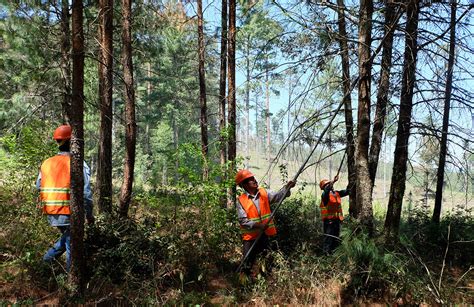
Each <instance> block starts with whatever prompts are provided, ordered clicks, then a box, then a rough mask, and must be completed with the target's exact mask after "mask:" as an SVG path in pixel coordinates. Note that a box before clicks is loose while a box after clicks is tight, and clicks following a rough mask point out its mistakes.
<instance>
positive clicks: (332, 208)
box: [319, 192, 344, 221]
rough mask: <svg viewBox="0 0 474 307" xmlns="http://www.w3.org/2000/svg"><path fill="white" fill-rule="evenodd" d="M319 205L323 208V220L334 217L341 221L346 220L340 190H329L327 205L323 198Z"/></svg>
mask: <svg viewBox="0 0 474 307" xmlns="http://www.w3.org/2000/svg"><path fill="white" fill-rule="evenodd" d="M319 207H320V208H321V218H322V219H323V221H324V220H334V219H339V220H341V221H342V220H344V216H343V214H342V206H341V196H340V195H339V192H329V201H328V203H327V205H324V203H323V200H322V199H321V204H320V205H319Z"/></svg>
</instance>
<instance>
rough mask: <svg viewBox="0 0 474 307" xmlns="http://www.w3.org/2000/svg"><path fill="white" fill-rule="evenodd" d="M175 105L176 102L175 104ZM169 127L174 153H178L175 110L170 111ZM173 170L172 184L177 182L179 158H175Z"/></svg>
mask: <svg viewBox="0 0 474 307" xmlns="http://www.w3.org/2000/svg"><path fill="white" fill-rule="evenodd" d="M175 103H176V102H175ZM171 126H172V127H173V146H174V151H175V152H178V149H179V131H178V125H177V124H176V112H175V110H173V111H172V117H171ZM174 167H175V170H174V182H175V183H176V182H178V179H179V178H178V170H179V158H178V157H176V160H175V164H174Z"/></svg>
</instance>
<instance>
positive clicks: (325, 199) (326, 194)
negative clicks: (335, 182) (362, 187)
mask: <svg viewBox="0 0 474 307" xmlns="http://www.w3.org/2000/svg"><path fill="white" fill-rule="evenodd" d="M331 192H332V193H334V190H333V189H332V187H331V186H330V185H327V186H326V187H325V188H324V190H323V194H322V195H321V200H322V201H323V204H324V205H326V204H327V203H328V201H329V193H331ZM337 192H338V193H339V196H341V197H344V196H347V195H349V192H350V190H349V189H347V188H346V189H345V190H339V191H337Z"/></svg>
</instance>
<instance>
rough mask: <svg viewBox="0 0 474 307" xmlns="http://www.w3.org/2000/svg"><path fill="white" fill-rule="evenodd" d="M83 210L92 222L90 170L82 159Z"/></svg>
mask: <svg viewBox="0 0 474 307" xmlns="http://www.w3.org/2000/svg"><path fill="white" fill-rule="evenodd" d="M84 211H85V213H86V219H87V222H88V223H89V224H93V223H94V220H95V219H94V214H93V212H92V189H91V170H90V168H89V166H88V165H87V163H86V162H85V161H84Z"/></svg>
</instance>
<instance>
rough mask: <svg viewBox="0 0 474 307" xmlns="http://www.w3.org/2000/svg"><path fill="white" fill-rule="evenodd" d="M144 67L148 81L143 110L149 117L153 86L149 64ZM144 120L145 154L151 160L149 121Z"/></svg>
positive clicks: (146, 118) (147, 119)
mask: <svg viewBox="0 0 474 307" xmlns="http://www.w3.org/2000/svg"><path fill="white" fill-rule="evenodd" d="M146 67H147V78H148V80H147V81H146V92H147V99H146V106H145V110H146V112H147V113H146V114H147V115H149V114H150V113H151V103H152V102H151V93H152V91H153V85H152V83H151V77H152V75H151V63H150V62H148V63H147V64H146ZM144 120H145V135H144V138H145V152H146V154H147V155H148V156H149V158H151V155H152V154H153V153H152V151H151V144H150V119H149V118H148V117H147V116H145V117H144Z"/></svg>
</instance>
